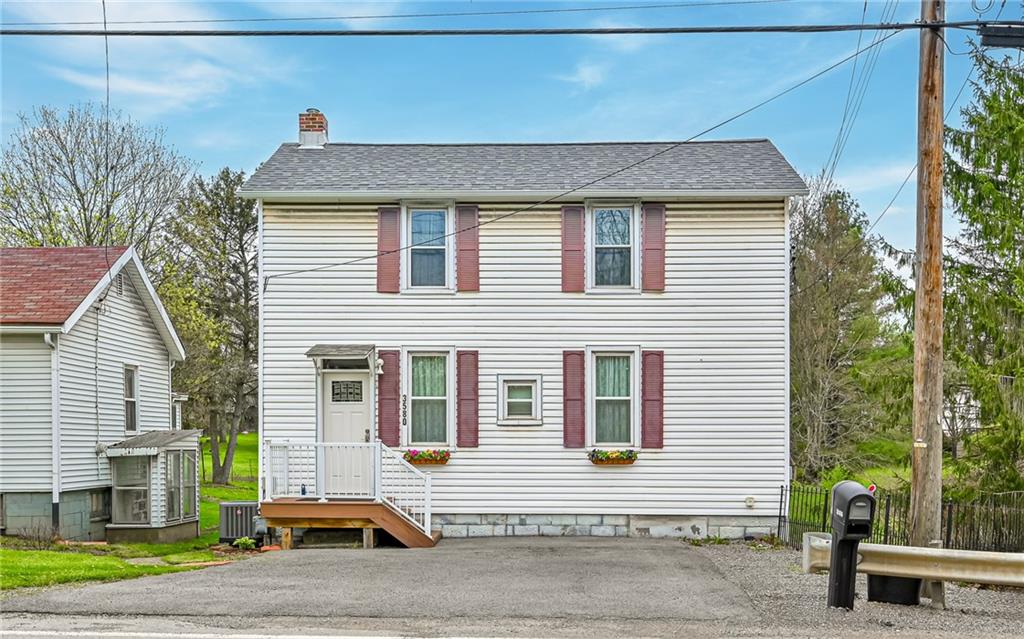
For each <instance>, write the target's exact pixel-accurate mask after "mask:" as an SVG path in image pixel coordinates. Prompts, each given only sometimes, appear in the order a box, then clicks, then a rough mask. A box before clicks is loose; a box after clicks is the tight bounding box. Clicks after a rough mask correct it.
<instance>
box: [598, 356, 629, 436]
mask: <svg viewBox="0 0 1024 639" xmlns="http://www.w3.org/2000/svg"><path fill="white" fill-rule="evenodd" d="M592 362H593V371H594V373H593V381H592V397H593V402H592V406H593V415H594V416H593V420H592V424H593V426H592V432H591V438H590V439H591V442H593V445H594V446H607V445H624V446H629V445H632V444H633V440H634V437H633V432H634V413H635V410H634V406H635V398H634V394H635V388H636V384H635V366H634V362H633V353H631V352H607V353H606V352H598V353H594V355H593V359H592Z"/></svg>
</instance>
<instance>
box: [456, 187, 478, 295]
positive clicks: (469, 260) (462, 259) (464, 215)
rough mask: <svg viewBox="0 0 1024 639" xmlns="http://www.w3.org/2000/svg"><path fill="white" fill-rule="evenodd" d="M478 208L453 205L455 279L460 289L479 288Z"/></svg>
mask: <svg viewBox="0 0 1024 639" xmlns="http://www.w3.org/2000/svg"><path fill="white" fill-rule="evenodd" d="M479 225H480V209H479V208H478V207H476V206H468V205H467V206H456V207H455V229H456V230H457V231H458V233H456V235H455V246H456V247H457V251H456V255H455V269H456V271H455V279H456V281H457V282H458V288H459V290H460V291H479V290H480V228H479Z"/></svg>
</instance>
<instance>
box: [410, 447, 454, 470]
mask: <svg viewBox="0 0 1024 639" xmlns="http://www.w3.org/2000/svg"><path fill="white" fill-rule="evenodd" d="M451 456H452V451H450V450H443V449H436V448H425V449H423V450H417V449H415V448H410V449H409V450H407V451H405V454H404V455H403V457H405V461H407V462H409V463H410V464H413V465H414V466H440V465H443V464H447V463H448V460H449V459H451Z"/></svg>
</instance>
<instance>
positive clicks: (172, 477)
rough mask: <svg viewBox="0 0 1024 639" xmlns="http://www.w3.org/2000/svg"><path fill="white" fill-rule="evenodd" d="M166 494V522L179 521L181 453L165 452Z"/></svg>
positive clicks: (174, 451) (177, 451)
mask: <svg viewBox="0 0 1024 639" xmlns="http://www.w3.org/2000/svg"><path fill="white" fill-rule="evenodd" d="M164 484H165V489H166V492H167V495H166V497H167V513H166V515H167V521H178V520H179V519H181V451H180V450H169V451H167V475H166V479H165V481H164Z"/></svg>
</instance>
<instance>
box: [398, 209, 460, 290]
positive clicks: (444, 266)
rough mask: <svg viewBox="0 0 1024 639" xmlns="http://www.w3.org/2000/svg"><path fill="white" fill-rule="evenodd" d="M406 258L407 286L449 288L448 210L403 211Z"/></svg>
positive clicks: (450, 266) (449, 217)
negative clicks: (406, 245)
mask: <svg viewBox="0 0 1024 639" xmlns="http://www.w3.org/2000/svg"><path fill="white" fill-rule="evenodd" d="M406 220H407V222H406V238H407V242H406V243H407V244H408V245H409V249H408V259H407V260H406V262H407V267H406V280H405V281H406V287H407V288H410V289H427V290H429V289H447V288H450V287H451V281H452V277H451V275H452V273H451V271H452V270H453V260H454V252H453V251H452V245H451V244H452V243H451V237H450V236H449V235H448V233H449V226H450V225H451V215H450V212H449V209H448V208H447V207H442V206H437V207H426V206H425V207H409V208H407V209H406Z"/></svg>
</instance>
